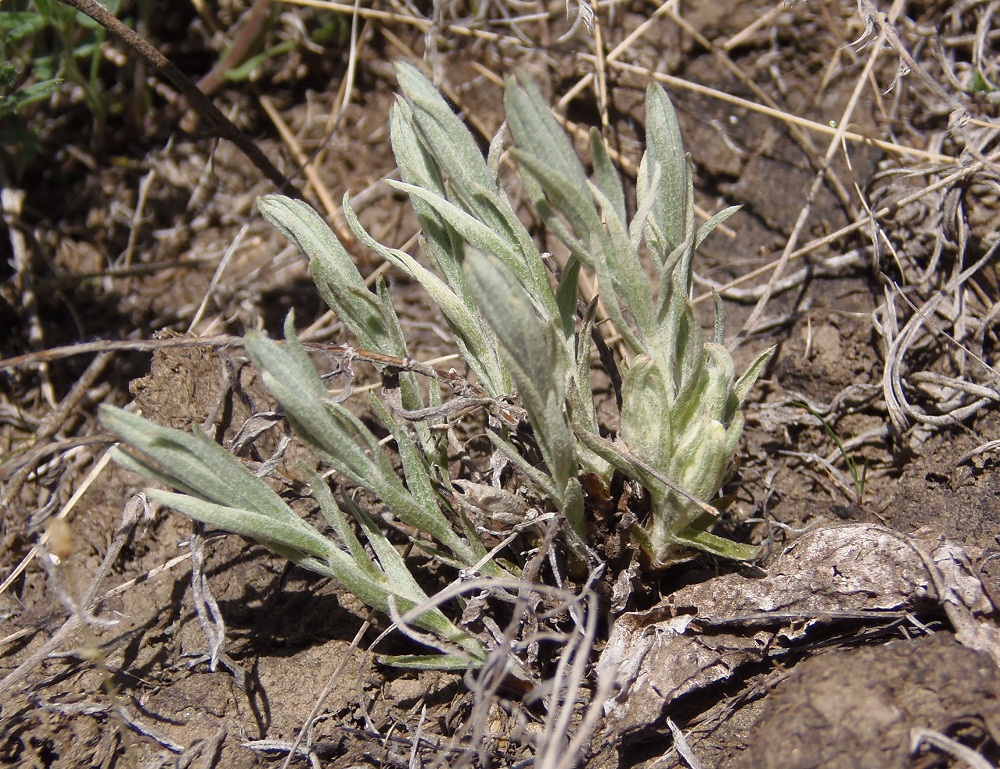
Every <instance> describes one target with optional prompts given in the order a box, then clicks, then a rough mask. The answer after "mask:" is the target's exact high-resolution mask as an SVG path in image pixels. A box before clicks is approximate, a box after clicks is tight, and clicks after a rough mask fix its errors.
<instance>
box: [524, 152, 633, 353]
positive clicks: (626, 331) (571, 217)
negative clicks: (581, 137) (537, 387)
mask: <svg viewBox="0 0 1000 769" xmlns="http://www.w3.org/2000/svg"><path fill="white" fill-rule="evenodd" d="M512 154H513V155H514V157H515V158H516V159H517V161H518V165H519V167H520V168H521V171H522V175H523V176H526V177H527V176H531V177H534V178H535V179H536V180H537V182H538V185H539V188H540V189H542V190H544V192H545V193H546V194H547V195H548V196H549V201H548V202H546V203H545V205H544V206H542V205H538V206H537V207H538V211H539V213H540V214H541V215H542V218H543V220H544V221H545V224H546V226H547V227H548V228H549V229H550V230H552V232H553V233H555V234H556V235H557V236H558V237H559V238H560V239H561V240H562V241H563V242H564V243H565V244H566V246H567V247H569V248H570V250H571V253H572V254H573V256H574V257H576V258H578V259H580V260H581V261H582V262H583V263H584V264H585V265H586V266H588V267H590V268H591V269H592V270H593V271H594V273H595V274H596V275H597V279H598V281H599V282H600V284H601V288H602V290H603V291H605V292H606V293H607V294H609V296H608V297H607V301H606V302H605V307H606V308H607V311H608V315H609V316H610V317H611V320H612V322H613V323H614V324H615V328H616V330H617V331H618V332H619V333H620V334H621V336H622V338H623V339H624V340H625V342H626V344H628V345H629V347H631V348H632V349H633V350H635V351H639V350H642V349H643V348H644V345H643V343H642V341H641V340H640V338H639V337H637V336H636V334H635V332H634V331H633V330H632V328H631V326H630V325H629V323H628V321H626V319H625V316H624V315H623V314H622V308H623V304H624V299H623V298H622V297H620V296H618V294H617V293H616V288H617V286H616V280H615V274H614V272H612V265H611V264H609V261H614V255H615V245H614V243H613V242H612V239H611V238H610V237H609V235H608V232H607V230H606V228H605V226H604V223H603V222H602V221H601V217H600V216H599V214H598V212H597V208H596V207H595V205H594V199H593V196H592V195H588V194H587V193H586V191H587V190H588V189H592V188H591V186H590V184H589V183H588V184H587V186H586V187H585V188H584V189H583V190H582V191H581V190H577V189H574V188H573V186H572V184H571V183H570V181H569V179H568V178H565V177H560V176H559V174H558V173H557V172H556V171H554V170H553V169H552V168H551V166H549V165H547V164H546V163H545V162H543V161H541V160H539V159H538V158H536V157H533V156H531V155H528V154H525V153H522V152H520V151H519V150H517V149H515V150H512ZM550 204H551V206H552V208H551V209H550V208H549V205H550ZM553 210H554V211H556V212H558V213H560V214H562V215H563V216H565V217H566V218H567V220H568V221H569V222H570V224H571V226H572V227H573V228H574V230H575V231H576V234H577V235H578V236H579V238H580V239H579V240H578V239H577V238H575V237H573V235H571V234H569V233H568V232H567V230H566V229H565V227H563V226H562V224H561V223H560V222H559V221H558V218H557V217H556V216H555V214H554V213H553ZM619 277H624V276H622V275H620V276H619ZM647 286H648V284H647Z"/></svg>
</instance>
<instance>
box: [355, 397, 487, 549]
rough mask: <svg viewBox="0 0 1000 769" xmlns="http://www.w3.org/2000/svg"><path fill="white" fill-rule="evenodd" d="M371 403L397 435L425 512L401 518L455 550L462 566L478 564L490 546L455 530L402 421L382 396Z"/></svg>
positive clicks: (414, 494) (408, 475)
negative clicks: (462, 535)
mask: <svg viewBox="0 0 1000 769" xmlns="http://www.w3.org/2000/svg"><path fill="white" fill-rule="evenodd" d="M370 403H371V406H372V409H373V410H374V411H375V414H376V415H377V416H378V418H379V419H380V420H381V421H382V422H383V424H385V425H386V427H388V428H389V429H390V431H391V432H392V435H393V437H394V438H395V439H396V447H397V448H398V449H399V456H400V459H401V460H402V463H403V473H404V475H405V477H406V486H407V490H408V491H409V493H410V494H411V495H412V497H413V499H414V501H415V503H416V505H417V506H418V507H419V508H420V510H421V511H422V513H423V515H422V516H421V517H420V518H413V517H412V515H411V516H410V517H409V518H406V517H404V516H403V515H400V519H401V520H403V521H404V522H405V523H408V524H409V525H411V526H414V527H416V528H419V529H420V530H421V531H423V532H425V533H427V534H430V535H431V536H432V537H434V539H436V540H437V541H438V542H440V543H441V544H442V545H444V546H445V547H446V548H448V550H450V551H451V553H452V554H453V555H454V557H455V559H456V560H457V561H458V562H459V563H460V564H461V565H462V566H464V567H469V566H473V565H475V564H476V563H478V562H479V560H480V559H481V558H482V557H483V556H484V555H485V554H486V549H485V548H484V547H483V546H482V543H478V544H479V547H475V544H477V543H476V542H472V543H470V542H467V541H465V540H463V539H462V538H461V537H460V536H458V534H456V533H455V530H454V529H453V528H452V526H451V523H449V521H448V519H447V518H446V517H445V516H444V513H443V512H442V511H441V508H440V497H439V496H438V495H437V493H436V492H435V491H434V487H433V485H432V482H431V477H430V469H429V468H428V466H427V464H426V463H425V462H424V460H423V458H422V457H421V456H420V455H419V452H418V451H417V447H416V445H414V443H413V441H412V440H411V439H410V436H409V435H407V433H406V430H405V429H404V428H403V427H402V425H400V424H399V423H398V422H396V420H395V419H393V418H392V416H391V415H390V414H389V412H388V411H387V410H386V408H385V406H383V405H382V403H381V402H380V401H379V400H378V399H376V398H374V397H372V398H371V401H370Z"/></svg>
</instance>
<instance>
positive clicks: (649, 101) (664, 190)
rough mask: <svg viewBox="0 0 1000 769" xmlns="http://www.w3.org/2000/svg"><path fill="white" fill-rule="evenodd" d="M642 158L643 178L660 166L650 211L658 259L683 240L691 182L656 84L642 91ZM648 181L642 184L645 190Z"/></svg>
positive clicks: (677, 133) (673, 116)
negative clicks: (659, 246)
mask: <svg viewBox="0 0 1000 769" xmlns="http://www.w3.org/2000/svg"><path fill="white" fill-rule="evenodd" d="M646 155H647V158H648V160H647V167H646V172H647V174H649V173H651V172H652V162H655V163H658V164H659V166H660V183H659V186H658V189H657V192H656V199H657V201H658V202H657V205H656V206H654V207H653V213H652V219H653V221H654V222H655V223H656V228H657V230H658V231H659V232H660V233H662V237H663V239H664V250H663V253H662V254H660V258H661V259H662V258H663V257H664V256H666V255H667V254H669V253H670V252H671V251H673V249H675V248H676V247H677V246H678V245H680V244H681V243H682V242H683V241H684V239H685V233H684V231H685V224H686V221H687V218H688V216H689V214H690V212H689V210H688V194H687V188H688V187H689V186H690V183H691V182H690V177H689V171H688V161H687V156H686V155H685V154H684V142H683V140H682V139H681V132H680V127H679V126H678V124H677V114H676V113H675V112H674V108H673V105H672V104H671V103H670V99H669V98H668V97H667V93H666V91H664V90H663V87H662V86H660V85H658V84H656V83H650V85H649V87H648V88H647V89H646ZM650 181H651V180H650V179H649V177H647V178H646V179H644V180H643V183H644V184H645V185H646V188H647V189H649V182H650Z"/></svg>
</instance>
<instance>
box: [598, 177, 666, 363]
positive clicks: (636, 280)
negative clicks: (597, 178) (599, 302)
mask: <svg viewBox="0 0 1000 769" xmlns="http://www.w3.org/2000/svg"><path fill="white" fill-rule="evenodd" d="M591 193H592V194H593V196H594V198H595V199H596V200H597V203H598V205H599V206H600V207H601V213H602V214H603V219H604V227H605V231H606V232H607V235H608V240H609V242H610V248H609V249H608V250H607V251H605V253H604V255H603V260H604V262H605V265H606V267H605V271H606V272H607V274H608V275H610V277H611V286H610V288H611V291H612V293H613V295H614V299H615V301H617V302H618V304H619V305H621V310H622V314H624V312H625V311H628V312H629V313H630V314H631V315H632V318H633V319H634V320H635V325H636V327H637V328H638V330H639V336H640V338H641V339H643V340H649V339H650V338H651V337H652V336H653V335H654V334H655V333H656V330H655V328H654V323H653V295H652V292H651V290H650V284H649V278H648V277H647V276H646V272H645V270H643V268H642V263H641V262H640V261H639V254H638V253H637V252H636V251H635V249H633V248H632V240H631V238H630V236H629V232H628V228H627V227H626V225H625V220H624V219H620V218H618V216H617V215H616V214H615V212H614V210H613V209H612V208H611V203H610V201H608V199H607V198H606V197H604V194H603V193H602V192H601V191H600V190H599V189H598V188H597V187H594V186H591ZM601 288H602V290H603V291H605V292H606V293H607V291H608V286H606V285H604V284H603V283H602V285H601ZM607 304H608V302H607V300H606V301H605V305H607ZM646 346H648V341H647V345H646Z"/></svg>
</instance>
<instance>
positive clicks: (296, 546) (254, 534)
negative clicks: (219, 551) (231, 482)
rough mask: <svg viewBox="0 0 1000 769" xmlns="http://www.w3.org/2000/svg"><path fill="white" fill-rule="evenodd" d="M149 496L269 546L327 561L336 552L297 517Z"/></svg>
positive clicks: (161, 494) (168, 495)
mask: <svg viewBox="0 0 1000 769" xmlns="http://www.w3.org/2000/svg"><path fill="white" fill-rule="evenodd" d="M149 494H150V496H151V497H152V498H153V499H155V500H156V501H157V502H159V503H161V504H163V505H166V506H167V507H170V508H172V509H174V510H177V511H179V512H181V513H184V515H186V516H188V517H189V518H194V519H195V520H196V521H201V522H202V523H207V524H209V525H211V526H217V527H218V528H220V529H225V530H226V531H229V532H232V533H233V534H239V535H241V536H244V537H249V538H250V539H254V540H256V541H258V542H260V543H262V544H265V545H268V546H280V547H283V548H285V549H287V550H294V551H297V552H299V553H302V554H303V555H311V556H314V557H316V558H326V557H328V556H329V554H330V552H331V551H332V550H333V549H334V547H333V544H332V543H331V542H330V540H328V539H326V537H324V536H323V535H321V534H320V533H319V532H318V531H316V530H315V529H313V528H312V527H311V526H310V525H309V524H307V523H306V522H305V521H303V520H302V519H301V518H299V517H298V516H295V515H294V514H292V517H291V518H283V519H276V518H275V517H274V516H270V515H263V514H261V513H258V512H255V511H253V510H245V509H241V508H236V507H228V506H226V505H217V504H214V503H212V502H206V501H205V500H202V499H198V498H197V497H190V496H187V495H186V494H174V493H172V492H168V491H159V490H158V489H150V490H149ZM289 512H291V511H289Z"/></svg>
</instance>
